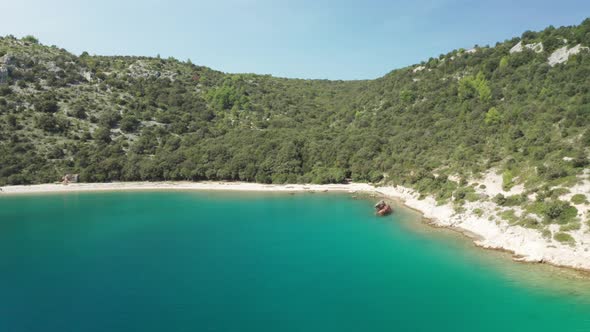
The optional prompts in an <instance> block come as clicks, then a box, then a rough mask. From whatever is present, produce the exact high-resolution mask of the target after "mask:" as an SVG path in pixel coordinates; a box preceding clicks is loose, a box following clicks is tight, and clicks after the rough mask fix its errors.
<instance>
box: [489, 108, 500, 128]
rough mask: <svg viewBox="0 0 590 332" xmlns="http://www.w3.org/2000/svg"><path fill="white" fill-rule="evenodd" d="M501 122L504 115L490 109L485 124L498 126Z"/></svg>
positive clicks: (494, 109)
mask: <svg viewBox="0 0 590 332" xmlns="http://www.w3.org/2000/svg"><path fill="white" fill-rule="evenodd" d="M500 122H502V114H501V113H500V112H499V111H498V110H497V109H496V108H495V107H492V108H490V109H489V110H488V112H487V113H486V117H485V123H486V124H487V125H496V124H498V123H500Z"/></svg>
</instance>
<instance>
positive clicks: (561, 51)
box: [548, 44, 589, 66]
mask: <svg viewBox="0 0 590 332" xmlns="http://www.w3.org/2000/svg"><path fill="white" fill-rule="evenodd" d="M583 50H586V51H587V50H589V48H588V47H585V46H582V45H581V44H578V45H576V46H574V47H572V48H570V49H568V48H567V46H564V47H561V48H558V49H556V50H555V51H554V52H553V53H551V55H550V56H549V59H548V61H549V65H550V66H555V65H556V64H558V63H564V62H566V61H567V60H568V59H569V57H570V56H572V55H576V54H578V53H580V52H581V51H583Z"/></svg>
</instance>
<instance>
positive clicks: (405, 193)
mask: <svg viewBox="0 0 590 332" xmlns="http://www.w3.org/2000/svg"><path fill="white" fill-rule="evenodd" d="M0 189H1V191H0V196H4V195H22V194H40V193H71V192H104V191H141V190H146V191H147V190H183V191H192V190H195V191H235V192H240V191H241V192H248V191H250V192H283V193H296V192H345V193H372V194H377V195H381V196H384V197H387V198H389V199H393V200H398V201H400V202H401V203H403V205H405V206H406V207H408V208H411V209H414V210H417V211H418V212H420V213H421V214H422V216H423V218H425V219H427V220H428V223H429V224H431V225H433V226H436V227H446V228H450V229H453V230H455V231H457V232H459V233H461V234H462V235H463V236H466V237H468V238H470V239H471V240H472V241H473V242H474V243H475V245H476V246H478V247H482V248H485V249H492V250H501V251H506V252H509V253H512V256H513V260H515V261H518V262H529V263H548V264H551V265H555V266H559V267H565V268H571V269H575V270H579V271H585V272H590V234H589V233H588V232H580V234H577V235H576V236H577V240H578V241H576V244H575V245H567V244H562V243H559V242H557V241H555V240H552V239H551V238H546V237H543V236H542V234H541V233H540V232H538V231H536V230H533V229H528V228H524V227H521V226H513V225H509V224H508V223H506V222H503V221H502V220H498V219H494V218H491V216H492V215H494V216H495V215H496V214H497V206H496V205H495V204H494V203H492V202H475V203H470V204H471V205H472V206H468V208H467V209H465V210H464V211H461V212H456V211H455V209H454V207H453V206H452V204H450V203H447V204H440V205H439V204H437V202H436V200H435V199H434V198H433V197H431V196H427V197H420V195H419V194H418V193H417V192H415V191H414V190H412V189H410V188H406V187H403V186H395V187H394V186H383V187H377V186H373V185H371V184H368V183H350V184H324V185H318V184H284V185H277V184H260V183H247V182H223V181H207V182H184V181H162V182H110V183H70V184H67V185H64V184H61V183H53V184H38V185H18V186H5V187H0ZM476 209H477V210H478V211H480V212H481V211H483V213H474V210H476Z"/></svg>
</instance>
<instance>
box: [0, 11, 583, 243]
mask: <svg viewBox="0 0 590 332" xmlns="http://www.w3.org/2000/svg"><path fill="white" fill-rule="evenodd" d="M587 46H590V19H587V20H585V21H584V22H583V23H582V24H580V25H578V26H572V27H561V28H558V29H556V28H553V27H550V28H547V29H545V30H543V31H541V32H530V31H527V32H525V33H524V34H523V35H522V36H521V37H520V38H514V39H512V40H508V41H505V42H501V43H498V44H496V45H495V46H493V47H488V46H485V47H475V48H473V49H470V50H455V51H452V52H450V53H448V54H444V55H440V56H439V57H437V58H431V59H429V60H428V61H424V62H422V63H421V64H420V65H416V66H412V67H408V68H402V69H399V70H394V71H392V72H390V73H389V74H387V75H385V76H384V77H382V78H379V79H376V80H367V81H325V80H296V79H283V78H275V77H271V76H263V75H254V74H225V73H221V72H218V71H214V70H211V69H209V68H206V67H201V66H196V65H194V64H192V63H190V61H189V62H181V61H178V60H176V59H172V58H170V59H160V58H149V57H104V56H90V55H88V54H86V53H84V54H82V55H81V56H76V55H73V54H71V53H68V52H67V51H65V50H63V49H59V48H57V47H54V46H52V47H49V46H44V45H41V44H39V43H38V42H37V41H36V40H35V39H34V38H32V37H26V38H23V39H21V40H18V39H15V38H14V37H11V36H7V37H3V38H0V184H28V183H41V182H53V181H56V180H58V179H59V178H60V177H61V176H62V175H63V174H64V173H80V174H81V180H82V181H85V182H102V181H119V180H120V181H133V180H205V179H208V180H242V181H256V182H264V183H271V182H272V183H295V182H300V183H307V182H315V183H330V182H342V181H344V180H345V179H347V178H350V179H352V180H354V181H365V182H381V181H382V182H383V183H393V184H403V185H406V186H408V187H411V188H414V189H416V190H417V191H419V192H420V193H422V194H424V195H427V194H432V195H433V196H434V197H435V198H436V199H437V200H438V201H439V202H440V203H444V202H454V203H455V204H456V206H457V209H458V210H460V209H461V208H462V206H463V204H465V203H466V202H470V201H471V202H473V201H494V202H495V204H498V205H500V206H502V207H504V208H503V209H504V210H503V211H513V212H507V213H506V214H505V215H504V219H505V220H508V221H509V222H514V223H521V224H523V225H525V226H526V227H533V228H539V229H546V228H547V227H546V225H547V224H555V223H557V224H564V225H572V226H568V227H573V228H576V227H577V228H576V229H579V228H580V222H582V225H583V222H585V218H587V216H586V211H587V204H586V203H584V202H583V201H580V200H582V199H583V198H584V200H585V199H586V198H585V197H580V196H576V197H577V198H575V199H574V198H573V196H574V195H573V194H571V195H569V196H567V195H568V192H570V191H571V190H570V189H567V188H571V187H574V188H578V187H579V186H581V185H584V183H585V182H584V181H586V180H587V174H586V173H585V170H586V168H587V166H588V158H587V155H588V146H589V144H590V126H589V124H590V52H588V48H587ZM496 173H497V174H498V175H496ZM498 177H500V178H499V180H498ZM486 179H488V180H489V181H486ZM498 181H499V182H498ZM480 183H488V185H489V184H490V183H492V184H493V183H495V184H497V185H498V186H499V187H500V188H499V189H497V190H496V189H493V188H487V187H486V186H481V185H480ZM575 186H578V187H575ZM513 188H516V189H514V190H513ZM511 190H512V191H511ZM496 194H498V195H497V196H494V195H496ZM510 194H513V195H512V196H509V195H510ZM507 196H509V197H507ZM570 196H572V197H571V198H572V202H568V201H565V198H564V197H567V198H568V200H570V199H569V198H570ZM582 196H584V195H582ZM573 200H577V201H580V202H581V203H576V202H577V201H576V202H573ZM510 207H515V208H514V209H511V208H510ZM574 210H575V211H574ZM582 219H584V220H582ZM584 227H586V226H584ZM565 231H567V228H566V229H565ZM566 240H569V239H567V238H566Z"/></svg>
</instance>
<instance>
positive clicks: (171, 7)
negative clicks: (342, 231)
mask: <svg viewBox="0 0 590 332" xmlns="http://www.w3.org/2000/svg"><path fill="white" fill-rule="evenodd" d="M0 12H1V13H2V19H1V21H0V35H8V34H13V35H15V36H17V37H21V36H24V35H28V34H32V35H34V36H36V37H38V38H39V39H40V41H41V42H42V43H44V44H47V45H53V44H54V45H57V46H59V47H63V48H65V49H67V50H69V51H71V52H73V53H76V54H80V53H81V52H83V51H88V52H89V53H91V54H100V55H113V54H122V55H146V56H155V55H157V54H160V55H161V56H162V57H168V56H173V57H175V58H177V59H181V60H186V59H189V58H190V59H191V60H192V62H193V63H195V64H199V65H205V66H208V67H211V68H213V69H217V70H221V71H225V72H253V73H259V74H272V75H274V76H284V77H298V78H328V79H365V78H376V77H379V76H382V75H384V74H385V73H387V72H389V71H390V70H392V69H396V68H400V67H404V66H407V65H411V64H414V63H418V62H420V61H421V60H426V59H428V58H429V57H431V56H438V55H439V54H441V53H446V52H448V51H450V50H452V49H456V48H460V47H464V48H469V47H471V46H473V45H474V44H480V45H485V44H490V45H493V44H495V42H496V41H502V40H505V39H508V38H511V37H514V36H520V34H521V33H522V32H523V31H525V30H540V29H542V28H544V27H546V26H548V25H554V26H556V27H558V26H562V25H573V24H579V23H580V22H581V21H582V20H583V19H584V18H586V17H588V16H590V0H551V1H545V0H536V1H530V0H524V1H519V0H487V1H464V0H414V1H372V0H366V1H347V0H329V1H320V0H316V1H313V0H298V1H296V0H293V1H271V0H211V1H188V0H167V1H164V0H130V1H125V0H93V1H86V0H52V1H47V0H13V1H9V0H3V1H2V3H1V4H0Z"/></svg>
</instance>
